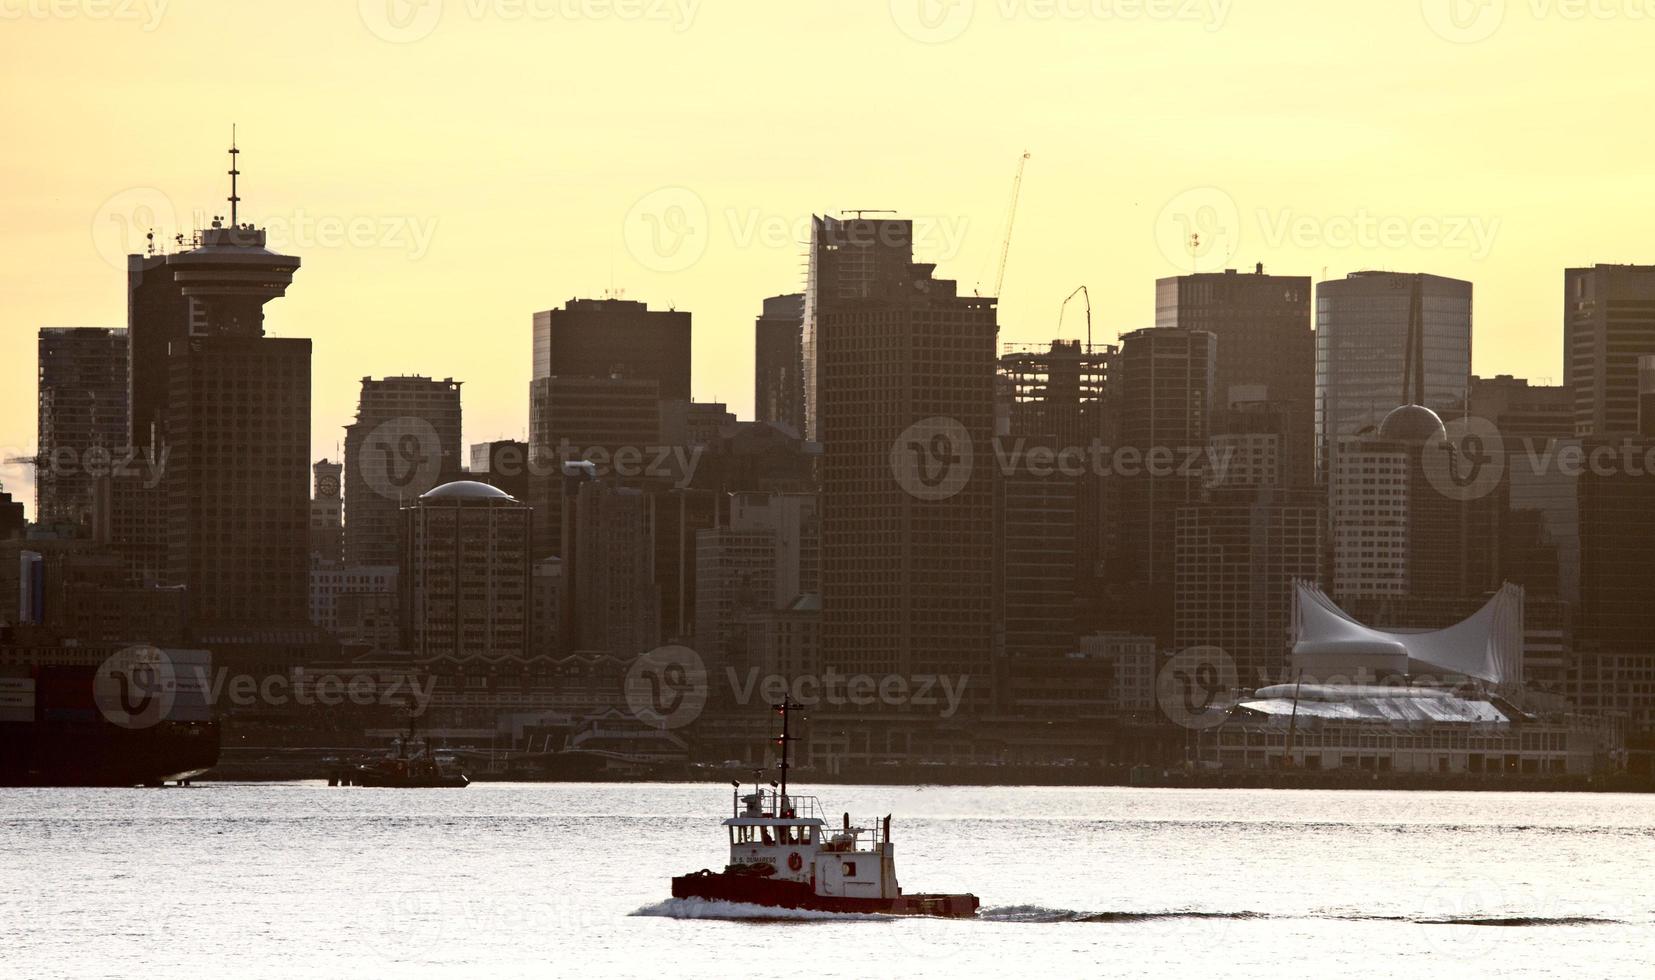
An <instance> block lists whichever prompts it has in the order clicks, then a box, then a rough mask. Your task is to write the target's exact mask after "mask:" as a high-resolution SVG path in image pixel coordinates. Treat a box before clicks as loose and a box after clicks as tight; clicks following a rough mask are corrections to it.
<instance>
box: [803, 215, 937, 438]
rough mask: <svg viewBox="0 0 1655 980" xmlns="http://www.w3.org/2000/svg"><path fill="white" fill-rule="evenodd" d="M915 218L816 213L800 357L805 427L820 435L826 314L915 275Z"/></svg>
mask: <svg viewBox="0 0 1655 980" xmlns="http://www.w3.org/2000/svg"><path fill="white" fill-rule="evenodd" d="M913 259H914V223H913V222H912V221H909V220H904V219H899V218H864V217H861V215H860V213H858V216H857V217H855V218H851V219H848V220H846V219H840V218H834V217H819V216H812V217H811V219H810V264H809V271H808V279H807V283H806V287H805V299H804V322H803V324H802V325H801V326H800V341H799V343H800V346H799V363H800V366H801V368H802V374H803V377H804V413H805V431H803V432H801V433H800V435H802V436H804V438H805V439H806V440H809V441H819V440H820V438H821V433H820V419H819V415H820V405H819V404H818V401H819V386H820V382H821V380H822V369H821V367H820V365H819V363H818V361H819V358H820V357H821V350H820V345H821V334H822V330H823V328H824V326H825V325H824V323H823V317H824V316H825V314H826V311H827V310H828V308H829V307H831V306H833V305H834V304H837V303H840V302H844V301H850V300H857V299H869V298H872V297H875V296H887V295H890V294H891V293H892V287H893V286H896V285H898V284H900V283H903V282H905V281H909V280H910V279H911V277H912V275H913V273H912V272H911V263H912V262H913Z"/></svg>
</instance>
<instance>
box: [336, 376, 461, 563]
mask: <svg viewBox="0 0 1655 980" xmlns="http://www.w3.org/2000/svg"><path fill="white" fill-rule="evenodd" d="M460 423H461V410H460V382H458V381H455V380H454V379H453V378H444V379H443V380H441V381H437V380H435V379H432V378H427V377H421V376H418V375H414V376H401V377H389V378H384V379H380V380H376V379H374V378H363V379H362V394H361V398H360V399H359V400H358V402H357V405H356V421H355V422H354V423H352V424H351V425H348V426H346V427H345V562H346V563H347V564H350V565H391V564H395V563H396V561H397V555H398V553H399V541H400V539H401V534H400V532H399V530H398V527H399V519H398V516H397V512H398V510H399V508H401V507H403V506H406V505H408V504H410V503H411V502H413V501H414V500H415V499H416V498H418V497H419V495H420V494H423V493H425V491H427V490H430V489H431V488H433V487H436V486H440V485H441V484H444V483H448V482H451V481H453V480H455V479H457V478H458V477H459V475H460V469H461V466H460V462H461V455H460V452H461V449H460Z"/></svg>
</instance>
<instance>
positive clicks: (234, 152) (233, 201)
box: [230, 123, 241, 228]
mask: <svg viewBox="0 0 1655 980" xmlns="http://www.w3.org/2000/svg"><path fill="white" fill-rule="evenodd" d="M240 155H241V151H240V150H238V149H236V124H235V123H231V124H230V227H231V228H235V227H237V222H236V217H237V214H236V212H237V208H236V205H238V204H240V203H241V198H240V197H239V196H238V195H237V194H236V178H237V177H240V176H241V171H240V170H238V169H236V157H238V156H240Z"/></svg>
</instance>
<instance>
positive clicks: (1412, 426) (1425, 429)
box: [1379, 405, 1448, 445]
mask: <svg viewBox="0 0 1655 980" xmlns="http://www.w3.org/2000/svg"><path fill="white" fill-rule="evenodd" d="M1447 434H1448V428H1447V427H1446V426H1444V425H1443V424H1442V416H1440V415H1438V414H1437V413H1436V412H1433V411H1431V410H1430V409H1429V408H1426V407H1425V406H1424V405H1403V406H1401V407H1399V408H1393V409H1391V413H1390V414H1389V415H1387V416H1385V421H1383V422H1381V423H1379V438H1381V439H1386V440H1389V441H1391V442H1405V443H1409V444H1412V445H1424V444H1425V443H1427V442H1429V441H1431V439H1432V438H1433V437H1440V436H1445V435H1447Z"/></svg>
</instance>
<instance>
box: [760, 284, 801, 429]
mask: <svg viewBox="0 0 1655 980" xmlns="http://www.w3.org/2000/svg"><path fill="white" fill-rule="evenodd" d="M804 313H805V298H804V294H803V293H791V294H789V295H786V296H771V297H769V298H768V299H766V300H765V301H764V312H763V313H762V314H760V315H759V317H758V319H757V320H755V321H754V322H753V416H754V418H755V419H757V420H758V421H760V422H776V423H779V424H781V425H785V426H788V427H789V428H791V429H792V430H793V431H794V432H796V433H799V434H800V435H803V434H804V414H805V401H804V360H803V358H804V351H803V346H802V345H803V342H804V341H803V330H804Z"/></svg>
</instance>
